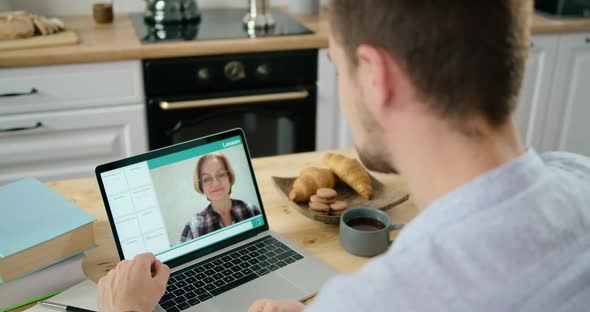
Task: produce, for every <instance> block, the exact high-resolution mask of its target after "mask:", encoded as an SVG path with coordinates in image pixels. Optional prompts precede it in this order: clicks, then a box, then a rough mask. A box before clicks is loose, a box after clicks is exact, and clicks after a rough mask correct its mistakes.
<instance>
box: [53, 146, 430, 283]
mask: <svg viewBox="0 0 590 312" xmlns="http://www.w3.org/2000/svg"><path fill="white" fill-rule="evenodd" d="M337 152H339V153H342V154H344V155H348V156H350V157H356V152H355V151H354V149H345V150H339V151H337ZM322 156H323V152H310V153H301V154H291V155H282V156H275V157H265V158H257V159H253V161H252V164H253V167H254V171H255V174H256V179H257V181H258V186H259V189H260V194H261V197H262V202H263V205H264V209H265V211H266V214H267V217H268V222H269V225H270V229H271V230H272V231H275V232H278V233H280V234H282V235H283V236H285V237H286V238H287V239H289V240H290V241H292V242H293V243H295V244H296V245H297V246H299V247H301V248H302V249H304V250H305V251H306V252H308V253H310V254H312V255H314V256H316V257H318V258H319V259H321V260H322V261H324V262H325V263H327V264H328V265H330V266H332V267H334V268H335V269H336V270H337V271H340V272H354V271H356V270H358V269H359V268H360V267H361V266H362V265H363V264H364V263H366V262H367V261H368V260H369V258H362V257H356V256H353V255H350V254H348V253H347V252H346V251H344V249H342V247H341V246H340V243H339V240H338V225H335V224H324V223H320V222H317V221H314V220H311V219H309V218H307V217H304V216H303V215H301V214H300V213H299V212H297V211H296V210H295V209H293V208H291V207H290V206H289V203H288V201H287V199H286V198H284V197H282V196H281V195H280V194H279V193H278V192H277V191H276V189H275V187H274V185H273V184H272V182H271V176H283V177H288V176H296V175H297V174H298V173H299V171H300V170H301V169H302V168H304V167H308V166H319V167H325V166H324V165H323V164H322ZM372 174H373V175H374V176H375V177H376V178H377V179H379V180H380V181H381V182H383V183H385V184H389V185H392V186H394V187H395V188H396V189H399V190H400V191H404V192H407V185H406V183H405V181H404V180H403V179H402V178H401V177H400V176H397V175H384V174H378V173H372ZM47 185H48V186H49V187H50V188H52V189H53V190H55V191H56V192H58V193H60V194H61V195H63V196H64V197H66V198H67V199H69V200H71V201H72V202H74V203H75V204H76V205H78V206H79V207H80V208H82V209H84V210H86V211H87V212H88V213H90V214H91V215H92V216H93V217H95V218H96V219H97V222H95V223H94V233H95V236H96V241H97V243H98V245H99V247H97V248H95V249H93V250H91V251H89V252H88V253H87V255H86V259H85V260H84V271H85V272H86V274H87V276H88V277H89V278H90V279H92V280H94V281H97V280H98V279H100V277H102V276H103V275H104V274H105V273H106V272H107V271H108V270H109V269H111V268H112V267H114V266H115V265H116V263H117V262H118V255H117V249H116V248H115V242H114V240H113V235H112V233H111V230H110V226H109V222H108V219H107V216H106V213H105V209H104V206H103V202H102V199H101V195H100V191H99V189H98V185H97V183H96V179H95V178H83V179H75V180H64V181H57V182H49V183H47ZM386 212H387V213H389V215H390V216H391V217H392V220H393V221H394V222H395V223H408V222H409V221H410V220H411V219H413V218H414V217H415V216H416V215H417V213H418V211H417V209H416V207H415V205H414V204H413V203H412V201H411V200H409V201H406V202H404V203H402V204H401V205H399V206H396V207H394V208H392V209H389V210H387V211H386ZM392 235H393V236H392V237H395V235H397V233H396V232H394V233H393V234H392Z"/></svg>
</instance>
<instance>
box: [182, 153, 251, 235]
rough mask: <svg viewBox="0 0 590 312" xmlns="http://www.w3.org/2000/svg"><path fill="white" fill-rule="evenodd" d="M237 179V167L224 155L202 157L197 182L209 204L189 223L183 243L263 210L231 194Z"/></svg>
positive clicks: (197, 187)
mask: <svg viewBox="0 0 590 312" xmlns="http://www.w3.org/2000/svg"><path fill="white" fill-rule="evenodd" d="M235 182H236V176H235V173H234V170H233V169H232V166H231V164H230V162H229V160H228V159H227V157H225V156H224V155H222V154H207V155H204V156H203V157H201V158H200V159H199V161H198V162H197V166H196V167H195V178H194V186H195V190H196V191H197V192H198V193H199V194H202V195H204V196H205V197H206V198H207V200H209V202H210V204H209V205H208V206H207V208H205V210H203V211H202V212H198V213H196V214H195V215H193V216H192V217H191V218H190V220H189V221H188V222H187V223H186V225H185V227H184V229H183V230H182V234H181V236H180V243H182V242H186V241H189V240H191V239H194V238H196V237H199V236H202V235H205V234H207V233H211V232H213V231H216V230H219V229H221V228H223V227H226V226H228V225H231V224H234V223H236V222H240V221H242V220H246V219H248V218H251V217H254V216H257V215H259V214H260V209H258V207H256V206H255V205H252V204H249V203H246V202H244V201H241V200H238V199H232V198H230V196H229V195H230V194H231V189H232V186H233V185H234V183H235Z"/></svg>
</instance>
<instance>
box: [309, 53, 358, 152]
mask: <svg viewBox="0 0 590 312" xmlns="http://www.w3.org/2000/svg"><path fill="white" fill-rule="evenodd" d="M318 58H319V59H318V68H319V69H318V71H319V73H318V99H317V103H318V110H317V124H316V129H317V132H316V150H318V151H323V150H328V149H337V148H345V147H352V146H354V141H353V139H352V133H351V130H350V127H349V126H348V122H347V121H346V118H345V117H344V114H343V113H342V111H341V110H340V100H339V96H338V75H337V72H336V66H335V65H334V64H333V63H332V62H331V61H330V60H329V59H328V49H320V51H319V54H318Z"/></svg>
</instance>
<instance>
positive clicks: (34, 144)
mask: <svg viewBox="0 0 590 312" xmlns="http://www.w3.org/2000/svg"><path fill="white" fill-rule="evenodd" d="M0 125H2V129H0V146H1V147H2V148H0V168H2V169H0V184H3V183H6V182H10V181H14V180H16V179H19V178H21V177H25V176H34V177H36V178H38V179H41V180H56V179H65V178H72V177H79V176H90V175H92V173H93V172H94V168H95V167H96V166H97V165H98V164H101V163H105V162H109V161H113V160H116V159H119V158H124V157H126V156H129V155H132V154H137V153H140V152H143V151H145V149H146V144H145V133H144V128H145V125H144V120H143V105H133V106H129V105H126V106H122V107H115V108H96V109H84V110H70V111H58V112H49V113H37V114H36V113H33V114H20V115H7V116H0ZM27 128H30V129H27ZM6 129H21V130H19V131H8V132H6V131H5V132H2V130H6Z"/></svg>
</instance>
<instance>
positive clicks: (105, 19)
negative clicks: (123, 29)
mask: <svg viewBox="0 0 590 312" xmlns="http://www.w3.org/2000/svg"><path fill="white" fill-rule="evenodd" d="M92 16H93V17H94V21H95V22H96V23H97V24H109V23H112V22H113V17H114V14H113V1H112V0H96V1H94V3H93V4H92Z"/></svg>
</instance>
